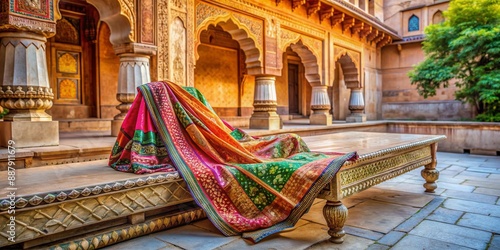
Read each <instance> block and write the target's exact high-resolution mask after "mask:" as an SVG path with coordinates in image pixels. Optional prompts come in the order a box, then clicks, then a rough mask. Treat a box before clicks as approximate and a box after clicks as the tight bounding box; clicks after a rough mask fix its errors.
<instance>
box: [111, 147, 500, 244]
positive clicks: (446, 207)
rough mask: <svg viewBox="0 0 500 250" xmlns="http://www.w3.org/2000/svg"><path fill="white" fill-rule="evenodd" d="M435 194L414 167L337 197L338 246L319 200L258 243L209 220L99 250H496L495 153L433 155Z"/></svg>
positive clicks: (499, 162)
mask: <svg viewBox="0 0 500 250" xmlns="http://www.w3.org/2000/svg"><path fill="white" fill-rule="evenodd" d="M437 159H438V164H437V169H438V170H439V171H440V178H439V181H438V188H437V189H436V193H434V194H430V193H424V192H423V189H422V186H421V185H422V177H421V176H420V170H419V169H416V170H413V171H410V172H408V173H406V174H404V175H401V176H399V177H396V178H394V179H391V180H388V181H385V182H384V183H381V184H379V185H377V186H374V187H372V188H370V189H367V190H365V191H363V192H361V193H358V194H354V195H352V196H350V197H348V198H345V199H343V202H344V204H345V205H346V207H347V208H348V209H349V217H348V219H347V222H346V226H345V227H344V230H345V231H346V233H347V234H346V236H345V241H344V243H342V244H340V245H339V244H334V243H332V242H330V241H329V240H328V239H329V236H328V234H327V230H328V226H327V223H326V221H325V219H324V218H323V207H324V205H325V203H326V202H325V201H324V200H320V199H318V200H316V201H315V203H314V205H313V206H312V207H311V209H310V210H309V212H308V213H307V214H305V215H304V216H303V217H302V219H301V220H300V221H299V222H298V223H297V225H296V226H295V227H294V228H293V229H290V230H287V231H284V232H281V233H278V234H276V235H273V236H270V237H268V238H266V239H264V240H262V241H261V242H259V243H258V244H252V243H250V242H248V241H246V240H245V239H243V238H241V237H237V236H234V237H225V236H224V235H222V234H221V233H220V232H219V231H218V230H217V229H216V228H215V227H214V226H213V225H212V224H211V223H210V221H209V220H207V219H203V220H200V221H196V222H192V223H189V224H188V225H183V226H180V227H176V228H172V229H168V230H164V231H161V232H157V233H153V234H150V235H147V236H143V237H139V238H136V239H133V240H128V241H125V242H122V243H118V244H116V245H112V246H109V247H106V248H104V250H122V249H142V250H156V249H162V250H166V249H168V250H186V249H187V250H190V249H198V250H212V249H217V250H233V249H239V250H246V249H275V250H291V249H294V250H295V249H297V250H299V249H307V250H353V249H354V250H364V249H367V250H387V249H391V250H422V249H426V250H443V249H449V250H470V249H477V250H497V249H500V227H499V226H498V225H500V184H499V183H500V157H498V156H482V155H470V154H457V153H443V152H438V153H437Z"/></svg>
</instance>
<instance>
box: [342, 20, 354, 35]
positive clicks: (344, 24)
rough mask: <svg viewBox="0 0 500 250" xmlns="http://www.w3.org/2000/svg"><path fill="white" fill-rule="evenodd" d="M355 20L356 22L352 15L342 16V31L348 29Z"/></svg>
mask: <svg viewBox="0 0 500 250" xmlns="http://www.w3.org/2000/svg"><path fill="white" fill-rule="evenodd" d="M355 22H356V19H354V17H351V16H346V17H345V18H344V21H343V22H342V32H346V30H348V29H350V28H351V27H352V26H354V23H355Z"/></svg>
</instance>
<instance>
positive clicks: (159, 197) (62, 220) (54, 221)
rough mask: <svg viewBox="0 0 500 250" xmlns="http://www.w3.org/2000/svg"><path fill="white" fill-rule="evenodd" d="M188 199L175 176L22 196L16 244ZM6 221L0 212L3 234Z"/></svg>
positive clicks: (0, 241)
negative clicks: (29, 196) (28, 196)
mask: <svg viewBox="0 0 500 250" xmlns="http://www.w3.org/2000/svg"><path fill="white" fill-rule="evenodd" d="M148 181H149V183H148ZM94 193H95V194H94ZM42 196H43V197H44V198H42ZM42 199H43V201H42ZM191 200H192V196H191V194H190V193H189V190H188V188H187V186H186V183H185V182H184V181H182V179H180V178H179V175H178V173H169V174H162V175H158V176H155V177H151V179H149V180H148V179H147V178H138V179H135V180H125V181H120V182H115V183H107V184H104V185H97V186H93V187H92V186H91V187H85V188H82V189H74V190H71V191H69V190H67V191H56V192H55V193H49V194H41V195H36V196H33V197H31V198H27V197H26V198H25V197H21V198H17V200H16V202H15V203H16V207H17V209H16V218H15V222H16V229H15V230H16V243H18V242H23V241H28V240H32V239H36V238H39V237H44V236H49V235H52V234H55V233H59V232H63V231H66V230H70V229H76V228H81V227H84V226H89V225H93V224H96V223H101V222H105V221H108V220H112V219H116V218H123V217H126V216H129V215H132V214H137V213H140V212H144V211H147V210H150V209H154V208H158V207H166V206H169V205H175V204H179V203H183V202H189V201H191ZM7 201H8V202H9V203H10V201H9V200H7ZM44 202H45V203H44ZM3 203H4V202H3V201H2V207H3V206H4V205H3ZM32 206H34V208H31V207H32ZM9 220H10V215H9V214H8V213H7V211H5V210H4V211H3V212H0V229H1V230H2V231H3V232H5V231H7V230H6V229H5V228H1V227H2V225H3V227H6V226H7V224H8V221H9ZM6 236H7V235H4V234H0V245H1V246H5V245H9V244H11V242H9V241H8V239H7V237H6Z"/></svg>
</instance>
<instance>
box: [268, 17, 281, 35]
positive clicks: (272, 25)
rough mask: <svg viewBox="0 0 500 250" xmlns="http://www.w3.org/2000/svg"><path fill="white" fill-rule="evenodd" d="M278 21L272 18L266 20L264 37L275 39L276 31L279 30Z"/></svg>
mask: <svg viewBox="0 0 500 250" xmlns="http://www.w3.org/2000/svg"><path fill="white" fill-rule="evenodd" d="M279 26H280V24H279V21H278V20H276V19H274V18H266V37H269V38H276V37H277V33H278V29H279Z"/></svg>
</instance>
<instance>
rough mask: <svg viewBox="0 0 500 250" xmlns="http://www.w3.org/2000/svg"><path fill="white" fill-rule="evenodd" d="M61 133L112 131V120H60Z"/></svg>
mask: <svg viewBox="0 0 500 250" xmlns="http://www.w3.org/2000/svg"><path fill="white" fill-rule="evenodd" d="M58 121H59V132H83V131H111V121H112V120H111V119H97V118H89V119H60V120H58Z"/></svg>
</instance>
